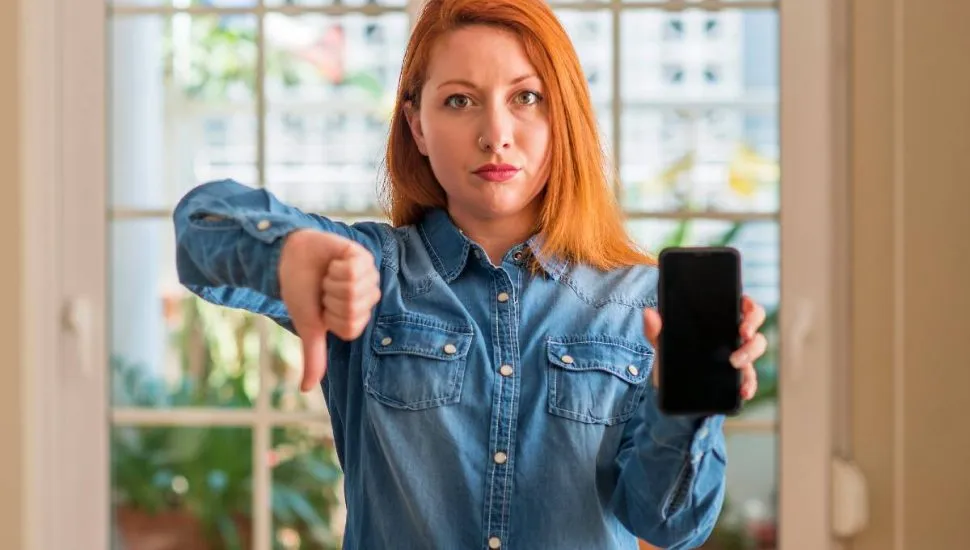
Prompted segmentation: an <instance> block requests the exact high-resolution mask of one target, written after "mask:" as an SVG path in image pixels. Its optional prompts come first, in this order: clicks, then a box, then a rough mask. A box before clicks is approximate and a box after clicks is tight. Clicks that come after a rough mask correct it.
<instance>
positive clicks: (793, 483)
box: [779, 0, 851, 550]
mask: <svg viewBox="0 0 970 550" xmlns="http://www.w3.org/2000/svg"><path fill="white" fill-rule="evenodd" d="M779 10H780V13H781V17H780V21H781V41H780V43H781V143H782V158H781V174H782V180H783V183H782V186H781V189H782V191H781V204H782V214H781V258H782V265H781V272H782V277H781V279H782V289H781V296H782V298H781V304H782V306H781V319H780V327H781V337H782V340H781V356H782V372H781V373H780V376H781V378H780V384H779V388H780V399H779V420H780V434H781V435H780V442H779V450H780V452H779V456H780V460H781V464H780V467H779V471H780V476H779V477H780V480H781V489H780V491H779V496H780V498H779V518H781V523H780V525H779V535H780V536H779V548H781V549H782V550H818V549H824V548H838V547H839V546H838V544H839V543H838V541H836V540H835V539H834V538H833V536H832V528H831V510H832V489H831V459H832V457H833V456H834V455H835V454H837V453H838V454H843V453H846V452H848V451H849V450H848V449H847V444H846V443H845V442H846V441H847V438H846V433H845V432H846V426H847V425H848V424H847V418H846V414H847V411H848V407H847V406H846V399H847V398H848V397H847V395H848V394H847V393H844V392H845V383H846V382H847V380H848V377H847V373H848V369H847V368H846V367H847V364H848V346H849V342H850V338H849V336H848V327H849V322H848V317H847V314H848V309H847V304H848V295H849V290H850V277H849V271H848V269H849V266H848V263H847V262H846V260H847V259H848V257H849V254H850V253H851V251H850V250H849V249H848V235H849V234H848V231H849V219H848V197H849V190H848V182H847V163H848V158H849V151H848V143H849V142H848V140H847V131H848V129H847V126H846V125H847V117H846V109H847V87H848V77H849V74H848V55H847V47H848V46H847V44H848V40H847V36H846V35H845V33H846V29H847V25H846V19H845V18H846V17H847V9H846V8H845V6H844V5H843V3H842V2H840V1H839V0H817V1H813V2H785V1H782V2H779Z"/></svg>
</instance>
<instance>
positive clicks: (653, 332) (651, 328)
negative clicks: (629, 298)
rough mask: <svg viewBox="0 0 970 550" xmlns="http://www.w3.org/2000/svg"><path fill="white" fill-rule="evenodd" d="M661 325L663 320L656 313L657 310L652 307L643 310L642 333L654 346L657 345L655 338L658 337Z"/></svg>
mask: <svg viewBox="0 0 970 550" xmlns="http://www.w3.org/2000/svg"><path fill="white" fill-rule="evenodd" d="M662 326H663V322H662V321H661V320H660V314H659V313H657V310H655V309H653V308H647V309H644V310H643V335H644V336H646V337H647V340H649V341H650V344H651V345H653V347H654V348H656V347H657V339H658V338H659V337H660V329H661V327H662Z"/></svg>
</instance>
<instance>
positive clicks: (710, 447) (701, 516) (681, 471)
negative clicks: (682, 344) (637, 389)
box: [611, 382, 727, 550]
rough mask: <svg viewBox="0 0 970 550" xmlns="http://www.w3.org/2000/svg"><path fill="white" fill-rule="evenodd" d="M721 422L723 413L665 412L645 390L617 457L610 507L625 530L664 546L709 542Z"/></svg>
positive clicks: (720, 462)
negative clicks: (701, 414) (709, 414)
mask: <svg viewBox="0 0 970 550" xmlns="http://www.w3.org/2000/svg"><path fill="white" fill-rule="evenodd" d="M647 383H649V382H647ZM723 426H724V416H722V415H713V416H667V415H664V414H662V413H661V412H660V410H659V409H658V407H657V396H656V391H655V390H654V389H653V388H652V387H651V388H649V389H648V390H647V391H646V392H645V397H644V399H643V401H642V402H641V404H640V407H639V409H638V410H637V413H636V415H635V416H634V417H633V418H631V420H630V421H629V422H628V423H627V425H626V426H625V428H624V434H623V440H622V444H621V446H620V450H619V451H618V453H617V458H616V461H617V468H618V471H619V478H618V481H617V487H616V491H615V493H614V495H613V498H612V502H611V505H612V507H613V509H614V511H615V513H616V514H617V516H618V517H619V519H620V521H621V522H622V523H623V524H624V525H625V526H626V527H627V529H629V530H630V531H631V532H633V533H634V534H635V535H636V536H638V537H639V538H641V539H643V540H646V541H647V542H649V543H650V544H653V545H655V546H659V547H661V548H665V549H667V550H674V549H681V548H696V547H698V546H700V545H701V544H703V543H704V541H706V540H707V538H708V537H709V536H710V534H711V531H712V530H713V528H714V524H715V523H716V522H717V518H718V516H719V514H720V511H721V507H722V505H723V502H724V493H725V477H724V476H725V470H726V465H727V457H726V452H725V442H724V430H723Z"/></svg>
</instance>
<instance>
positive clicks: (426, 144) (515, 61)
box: [408, 25, 549, 221]
mask: <svg viewBox="0 0 970 550" xmlns="http://www.w3.org/2000/svg"><path fill="white" fill-rule="evenodd" d="M408 122H409V124H410V127H411V132H412V134H413V136H414V139H415V141H416V142H417V144H418V149H419V150H420V151H421V153H422V154H424V155H426V156H427V157H428V158H429V161H430V163H431V169H432V171H433V172H434V174H435V177H437V179H438V182H439V183H440V184H441V186H442V187H443V188H444V190H445V193H446V194H447V195H448V210H449V212H450V213H451V215H452V217H454V218H455V219H456V220H468V221H470V220H479V221H496V220H499V219H511V218H512V217H522V216H523V215H524V216H528V217H529V218H531V219H534V217H535V216H536V215H537V213H538V210H539V208H538V207H539V198H538V197H539V195H540V193H541V192H542V190H543V188H544V187H545V185H546V180H547V179H548V156H549V115H548V109H547V106H546V100H545V98H544V90H543V87H542V82H541V81H540V80H539V77H538V74H537V72H536V70H535V68H534V67H533V66H532V63H531V62H530V61H529V58H528V57H527V56H526V53H525V50H524V48H523V46H522V43H521V41H520V40H519V39H518V37H516V36H515V35H514V34H512V33H510V32H508V31H505V30H502V29H497V28H494V27H488V26H484V25H474V26H469V27H465V28H462V29H459V30H456V31H454V32H451V33H449V34H447V35H445V36H443V37H442V38H441V39H440V40H439V42H438V43H437V44H436V45H435V47H434V49H433V50H432V55H431V60H430V64H429V67H428V80H427V82H425V84H424V87H423V88H422V90H421V100H420V108H419V109H418V110H417V111H409V116H408Z"/></svg>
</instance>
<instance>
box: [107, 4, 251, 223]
mask: <svg viewBox="0 0 970 550" xmlns="http://www.w3.org/2000/svg"><path fill="white" fill-rule="evenodd" d="M110 32H111V35H110V55H111V60H110V61H111V62H110V64H109V68H110V80H111V82H110V86H111V101H110V102H109V105H110V107H109V108H110V113H109V115H110V117H111V126H110V130H111V137H110V153H111V160H110V166H111V190H110V201H111V205H112V206H114V207H124V208H145V209H167V208H171V207H172V206H174V204H175V202H176V201H177V200H178V198H179V197H180V196H181V195H182V194H183V193H185V192H186V191H187V190H188V189H190V188H191V187H193V186H195V185H196V184H198V183H200V182H203V181H207V180H212V179H219V178H226V177H232V178H236V179H239V180H241V181H244V182H247V183H255V182H256V108H255V95H256V93H255V76H256V74H255V71H256V44H255V33H256V19H255V17H252V16H244V15H230V16H220V17H213V16H199V17H194V16H190V15H188V14H176V15H175V16H173V17H160V16H125V17H117V18H114V19H112V20H111V22H110Z"/></svg>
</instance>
